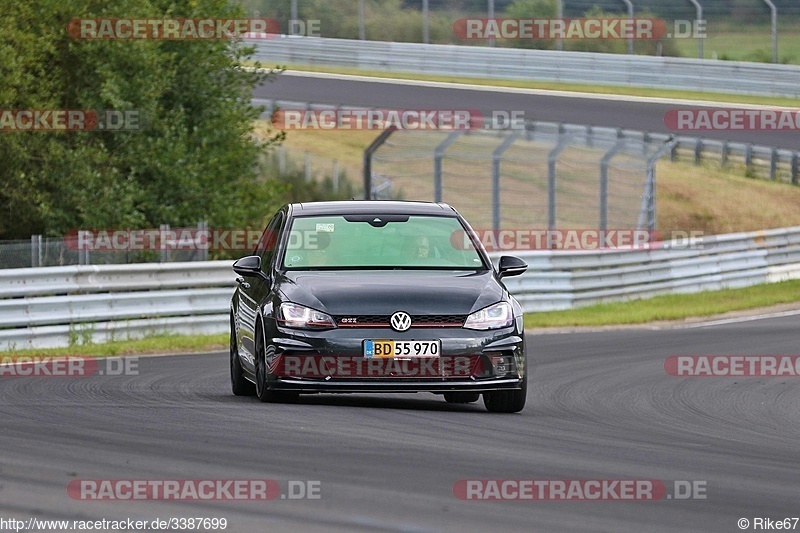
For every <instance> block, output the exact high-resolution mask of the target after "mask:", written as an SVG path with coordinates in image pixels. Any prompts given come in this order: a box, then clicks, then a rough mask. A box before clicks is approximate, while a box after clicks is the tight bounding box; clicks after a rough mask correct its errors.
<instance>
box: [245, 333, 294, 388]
mask: <svg viewBox="0 0 800 533" xmlns="http://www.w3.org/2000/svg"><path fill="white" fill-rule="evenodd" d="M267 382H268V380H267V352H266V350H265V349H264V341H263V335H262V334H261V332H260V331H259V330H256V386H255V392H256V396H257V397H258V399H259V400H261V401H262V402H264V403H289V402H294V401H296V400H297V399H298V397H299V395H298V394H297V393H295V392H287V391H276V390H270V388H269V386H268V385H267Z"/></svg>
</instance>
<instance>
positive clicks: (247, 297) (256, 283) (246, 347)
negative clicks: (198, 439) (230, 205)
mask: <svg viewBox="0 0 800 533" xmlns="http://www.w3.org/2000/svg"><path fill="white" fill-rule="evenodd" d="M285 220H286V217H285V215H284V213H283V212H279V213H278V214H277V215H275V216H274V217H273V218H272V220H271V221H270V223H269V224H268V225H267V229H265V230H264V233H263V234H262V235H261V238H260V239H259V241H258V245H257V246H256V249H255V250H254V251H253V255H257V256H259V257H261V270H262V272H263V273H264V274H266V276H265V277H266V278H268V279H264V278H260V277H250V278H247V279H246V280H244V281H243V282H240V284H239V290H238V291H237V294H238V298H239V301H238V303H239V320H240V322H239V331H238V334H237V336H238V341H239V346H240V347H241V352H242V357H243V361H242V365H243V366H244V367H245V368H246V369H247V370H248V371H250V372H254V371H255V359H254V357H255V330H256V319H257V317H258V309H259V307H260V306H261V305H262V302H263V300H264V299H265V298H266V296H267V294H269V291H270V289H271V288H272V283H273V280H272V277H271V275H270V272H271V269H270V265H271V263H272V260H273V256H274V255H275V249H276V247H277V244H278V242H279V238H280V235H281V232H282V231H283V226H284V222H285Z"/></svg>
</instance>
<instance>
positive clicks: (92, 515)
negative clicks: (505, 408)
mask: <svg viewBox="0 0 800 533" xmlns="http://www.w3.org/2000/svg"><path fill="white" fill-rule="evenodd" d="M798 320H799V318H798V316H788V317H783V318H773V319H765V320H756V321H750V322H744V323H735V324H729V325H718V326H709V327H699V328H693V329H671V330H645V329H642V330H626V331H604V332H594V333H579V334H550V335H531V336H530V344H529V347H530V353H531V356H532V358H533V364H534V374H533V378H532V380H531V386H530V390H529V396H528V406H527V407H526V408H525V410H524V411H523V412H522V413H520V414H516V415H492V414H489V413H487V412H486V411H485V410H484V408H483V405H482V404H472V405H466V406H465V405H449V404H446V403H445V402H444V401H442V400H441V399H440V398H439V397H436V396H433V395H428V394H424V395H423V394H420V395H392V396H387V397H380V396H360V395H351V396H315V397H304V398H302V399H301V401H300V402H299V403H296V404H262V403H260V402H258V401H257V400H256V399H254V398H237V397H234V396H232V395H231V394H230V392H229V382H228V368H227V354H210V355H183V356H168V357H143V358H141V359H140V361H139V374H138V375H129V376H115V377H112V376H93V377H73V378H65V377H58V378H57V377H49V378H48V377H37V378H24V377H4V378H2V379H0V398H1V399H2V401H1V402H0V406H1V407H0V409H1V410H2V431H1V432H0V517H3V518H9V517H16V518H18V519H27V517H31V516H33V517H37V518H40V519H69V520H99V519H102V518H108V519H122V518H134V519H141V520H148V521H149V520H153V519H156V518H161V519H166V518H169V517H189V516H195V517H197V516H200V517H224V518H226V519H227V521H228V528H227V531H234V532H255V531H411V532H423V531H459V532H461V531H728V532H730V531H739V528H737V525H736V523H737V520H738V519H739V518H748V519H750V520H751V523H752V520H753V518H754V517H764V518H771V519H779V518H780V519H783V518H785V517H796V516H798V515H800V485H798V482H797V480H798V478H799V477H800V464H798V454H799V453H800V452H798V450H800V447H799V446H798V440H799V439H800V429H799V428H800V389H798V386H797V383H798V381H796V380H797V378H793V379H792V378H738V379H735V378H719V377H715V378H700V377H695V378H676V377H670V376H668V375H666V373H665V371H664V368H663V363H664V360H665V358H667V357H668V356H670V355H708V354H738V355H753V354H782V355H788V354H797V350H798V344H797V338H798V337H797V331H798V328H797V326H798ZM79 479H139V480H154V479H272V480H276V481H278V483H279V484H280V486H281V489H282V490H284V489H285V488H286V487H288V482H289V481H290V480H293V481H312V480H315V481H319V482H320V487H321V493H320V496H321V498H320V499H315V500H296V501H290V500H289V499H286V500H283V499H280V498H277V499H275V500H271V501H201V502H197V501H195V502H187V501H181V502H175V501H114V502H98V501H83V500H80V499H72V498H71V497H70V496H69V495H68V492H67V490H66V489H67V486H68V484H69V483H70V482H71V481H75V480H79ZM464 479H557V480H569V479H655V480H663V481H664V482H665V483H666V484H667V487H668V488H670V490H671V487H672V486H673V481H675V480H688V481H700V482H705V483H706V493H707V498H706V499H698V500H692V501H686V500H681V501H678V500H676V499H672V500H667V499H663V500H659V501H638V502H637V501H618V500H616V501H571V502H566V501H508V502H498V501H462V500H459V499H457V498H456V497H455V496H454V494H453V486H454V484H455V483H456V482H457V481H458V480H464ZM798 527H800V526H798Z"/></svg>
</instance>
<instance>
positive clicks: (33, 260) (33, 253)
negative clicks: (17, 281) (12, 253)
mask: <svg viewBox="0 0 800 533" xmlns="http://www.w3.org/2000/svg"><path fill="white" fill-rule="evenodd" d="M38 257H39V256H38V255H37V254H36V235H31V268H36V267H37V266H39V264H38V263H37V261H36V259H37V258H38Z"/></svg>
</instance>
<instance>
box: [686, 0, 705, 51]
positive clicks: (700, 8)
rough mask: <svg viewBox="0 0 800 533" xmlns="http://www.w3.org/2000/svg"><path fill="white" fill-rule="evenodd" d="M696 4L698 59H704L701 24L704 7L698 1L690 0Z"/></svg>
mask: <svg viewBox="0 0 800 533" xmlns="http://www.w3.org/2000/svg"><path fill="white" fill-rule="evenodd" d="M689 1H690V2H691V3H692V4H694V8H695V11H696V13H697V59H703V34H702V32H701V31H700V22H701V21H702V20H703V6H701V5H700V2H698V1H697V0H689Z"/></svg>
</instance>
